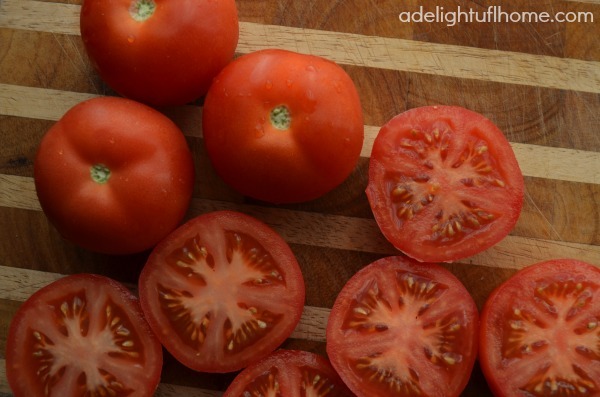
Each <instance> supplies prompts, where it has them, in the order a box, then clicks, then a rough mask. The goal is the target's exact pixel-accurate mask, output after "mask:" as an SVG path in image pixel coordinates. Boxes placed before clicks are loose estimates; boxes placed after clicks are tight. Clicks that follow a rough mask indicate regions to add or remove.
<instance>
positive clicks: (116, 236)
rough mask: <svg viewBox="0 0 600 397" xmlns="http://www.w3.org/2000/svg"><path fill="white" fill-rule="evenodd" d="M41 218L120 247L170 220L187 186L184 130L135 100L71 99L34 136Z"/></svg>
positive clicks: (146, 237)
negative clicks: (39, 138) (63, 111)
mask: <svg viewBox="0 0 600 397" xmlns="http://www.w3.org/2000/svg"><path fill="white" fill-rule="evenodd" d="M34 180H35V187H36V191H37V195H38V198H39V201H40V204H41V206H42V209H43V210H44V212H45V213H46V215H47V217H48V219H49V220H50V221H51V223H52V224H54V226H55V227H56V229H57V230H58V231H59V232H60V233H61V234H62V235H63V236H64V237H65V238H66V239H67V240H70V241H72V242H73V243H75V244H77V245H79V246H82V247H84V248H87V249H90V250H93V251H98V252H103V253H110V254H128V253H134V252H140V251H143V250H145V249H148V248H151V247H152V246H154V245H155V244H156V243H157V242H158V241H159V240H161V239H162V238H163V237H164V236H166V235H167V234H168V233H169V232H171V231H172V230H173V229H175V228H176V227H177V225H178V224H179V222H180V221H181V220H182V218H183V216H184V215H185V213H186V211H187V208H188V205H189V202H190V199H191V196H192V190H193V187H194V186H193V185H194V164H193V160H192V155H191V152H190V150H189V148H188V146H187V142H186V140H185V137H184V136H183V134H182V133H181V131H180V130H179V128H177V126H176V125H175V124H174V123H173V122H172V121H171V120H169V119H168V118H167V117H166V116H165V115H163V114H162V113H159V112H158V111H156V110H154V109H152V108H150V107H148V106H145V105H142V104H140V103H137V102H134V101H131V100H127V99H123V98H116V97H101V98H95V99H91V100H88V101H85V102H82V103H80V104H78V105H75V106H74V107H73V108H72V109H70V110H69V111H68V112H67V113H66V114H65V115H64V116H63V117H62V118H61V119H60V120H59V121H58V122H57V123H56V124H55V125H54V126H53V127H52V128H50V130H49V131H48V132H47V134H46V135H45V136H44V138H43V139H42V141H41V143H40V146H39V149H38V152H37V155H36V158H35V163H34Z"/></svg>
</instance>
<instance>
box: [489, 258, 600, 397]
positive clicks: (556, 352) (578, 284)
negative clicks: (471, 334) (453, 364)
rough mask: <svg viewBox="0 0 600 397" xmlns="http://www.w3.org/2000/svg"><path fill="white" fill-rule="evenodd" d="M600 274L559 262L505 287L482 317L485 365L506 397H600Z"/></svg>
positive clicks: (494, 295) (539, 266)
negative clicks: (599, 396)
mask: <svg viewBox="0 0 600 397" xmlns="http://www.w3.org/2000/svg"><path fill="white" fill-rule="evenodd" d="M599 321H600V269H598V268H596V267H594V266H592V265H590V264H587V263H584V262H581V261H576V260H571V259H559V260H552V261H547V262H541V263H538V264H535V265H531V266H529V267H527V268H525V269H523V270H521V271H520V272H518V273H516V274H515V275H514V276H513V277H511V278H510V279H508V280H507V281H505V282H504V283H503V284H502V285H500V286H499V287H498V288H497V289H496V290H495V291H494V292H493V293H492V294H491V295H490V297H489V298H488V300H487V301H486V303H485V306H484V308H483V311H482V323H481V339H480V343H481V347H480V362H481V366H482V369H483V371H484V374H485V376H486V378H487V379H488V382H489V384H490V387H491V388H492V389H493V390H494V391H496V392H497V393H498V395H502V396H597V395H600V327H599Z"/></svg>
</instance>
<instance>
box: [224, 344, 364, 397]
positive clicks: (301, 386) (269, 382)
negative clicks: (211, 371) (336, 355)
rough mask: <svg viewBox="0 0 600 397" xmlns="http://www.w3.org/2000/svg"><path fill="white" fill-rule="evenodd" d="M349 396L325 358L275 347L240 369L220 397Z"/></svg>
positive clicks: (350, 394) (348, 392) (349, 393)
mask: <svg viewBox="0 0 600 397" xmlns="http://www.w3.org/2000/svg"><path fill="white" fill-rule="evenodd" d="M246 396H281V397H283V396H290V397H291V396H306V397H351V396H353V394H352V393H351V392H350V391H349V390H348V388H347V387H346V385H345V384H344V383H343V382H342V380H341V379H340V377H339V375H338V374H337V373H336V372H335V370H334V369H333V367H332V366H331V364H330V363H329V361H328V360H327V359H326V358H325V357H322V356H320V355H318V354H315V353H311V352H307V351H301V350H283V349H281V350H277V351H275V352H274V353H273V354H271V355H269V356H268V357H266V358H264V359H262V360H260V361H258V362H256V363H254V364H252V365H251V366H249V367H247V368H246V369H244V370H243V371H242V372H240V373H239V374H238V375H237V376H236V377H235V379H234V380H233V382H231V384H230V385H229V387H228V388H227V390H226V391H225V393H224V394H223V397H246Z"/></svg>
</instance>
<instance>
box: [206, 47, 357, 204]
mask: <svg viewBox="0 0 600 397" xmlns="http://www.w3.org/2000/svg"><path fill="white" fill-rule="evenodd" d="M281 105H283V106H285V108H287V110H288V111H289V117H290V118H289V120H290V124H289V126H287V128H284V129H283V130H280V129H278V128H277V127H276V124H275V125H274V124H273V123H271V121H270V120H271V114H272V112H273V109H275V108H277V107H279V106H281ZM202 124H203V134H204V142H205V145H206V149H207V152H208V155H209V157H210V160H211V162H212V164H213V166H214V168H215V170H216V172H217V173H218V174H219V175H220V176H221V177H222V178H223V180H224V181H225V182H226V183H228V184H229V185H230V186H232V187H233V188H234V189H236V190H237V191H238V192H240V193H242V194H244V195H247V196H250V197H252V198H255V199H258V200H263V201H267V202H271V203H278V204H279V203H293V202H303V201H308V200H312V199H315V198H318V197H320V196H322V195H324V194H325V193H327V192H329V191H331V190H333V189H334V188H335V187H336V186H338V185H339V184H341V183H342V182H343V181H344V180H345V179H346V178H347V177H348V175H349V174H350V173H351V172H352V171H353V169H354V167H355V166H356V164H357V161H358V158H359V156H360V151H361V148H362V144H363V139H364V125H363V115H362V107H361V104H360V99H359V97H358V93H357V91H356V88H355V86H354V83H353V82H352V80H351V78H350V77H349V76H348V75H347V74H346V72H345V71H344V70H343V69H342V68H341V67H340V66H339V65H337V64H335V63H334V62H331V61H329V60H326V59H323V58H320V57H316V56H311V55H305V54H299V53H295V52H290V51H285V50H276V49H273V50H262V51H256V52H253V53H250V54H246V55H243V56H241V57H239V58H237V59H236V60H235V61H234V62H232V63H230V64H229V65H228V66H227V67H225V68H224V69H223V70H222V71H221V73H220V74H219V75H218V76H217V77H216V79H215V81H214V82H213V85H212V86H211V88H210V89H209V91H208V93H207V95H206V99H205V102H204V110H203V120H202Z"/></svg>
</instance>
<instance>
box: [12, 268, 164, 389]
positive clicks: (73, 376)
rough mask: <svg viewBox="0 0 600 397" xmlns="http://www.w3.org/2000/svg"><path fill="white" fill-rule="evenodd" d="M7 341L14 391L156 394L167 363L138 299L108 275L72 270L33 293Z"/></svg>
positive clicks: (13, 325) (17, 316)
mask: <svg viewBox="0 0 600 397" xmlns="http://www.w3.org/2000/svg"><path fill="white" fill-rule="evenodd" d="M6 343H7V345H6V377H7V379H8V382H9V384H10V387H11V390H12V392H13V393H14V395H15V397H45V396H61V397H78V396H88V395H94V396H117V397H125V396H129V397H151V396H152V395H153V394H154V391H155V389H156V387H157V385H158V382H159V378H160V374H161V370H162V347H161V345H160V343H159V342H158V340H157V339H156V337H155V336H154V334H153V333H152V331H151V330H150V327H149V326H148V324H147V323H146V321H145V320H144V317H143V314H142V311H141V308H140V306H139V301H138V300H137V298H136V297H134V296H133V294H132V293H131V292H130V291H129V290H127V289H126V288H125V287H124V286H122V285H121V284H119V283H118V282H116V281H114V280H111V279H108V278H106V277H104V276H98V275H91V274H78V275H73V276H67V277H64V278H62V279H59V280H58V281H55V282H53V283H51V284H49V285H48V286H46V287H44V288H42V289H40V290H39V291H37V292H36V293H34V294H33V295H32V296H31V297H30V298H29V299H27V301H26V302H25V303H24V304H23V305H22V306H21V307H20V308H19V310H18V311H17V313H16V314H15V316H14V318H13V320H12V321H11V324H10V328H9V331H8V338H7V342H6Z"/></svg>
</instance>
